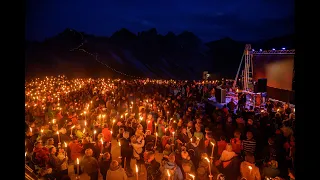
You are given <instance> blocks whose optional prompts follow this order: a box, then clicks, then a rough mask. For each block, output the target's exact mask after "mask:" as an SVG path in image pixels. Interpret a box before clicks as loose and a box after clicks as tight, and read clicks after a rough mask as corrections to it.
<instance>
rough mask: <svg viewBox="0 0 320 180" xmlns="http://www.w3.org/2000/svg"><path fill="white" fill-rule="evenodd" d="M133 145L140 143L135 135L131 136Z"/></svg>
mask: <svg viewBox="0 0 320 180" xmlns="http://www.w3.org/2000/svg"><path fill="white" fill-rule="evenodd" d="M131 143H133V144H135V143H138V141H137V137H136V136H135V135H133V136H131Z"/></svg>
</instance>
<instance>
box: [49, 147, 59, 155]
mask: <svg viewBox="0 0 320 180" xmlns="http://www.w3.org/2000/svg"><path fill="white" fill-rule="evenodd" d="M56 152H57V149H56V148H55V147H51V148H50V149H49V153H50V154H55V153H56Z"/></svg>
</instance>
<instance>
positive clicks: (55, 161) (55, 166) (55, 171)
mask: <svg viewBox="0 0 320 180" xmlns="http://www.w3.org/2000/svg"><path fill="white" fill-rule="evenodd" d="M56 152H57V149H56V148H55V147H51V148H50V149H49V153H50V155H49V161H48V163H47V168H52V173H51V175H52V176H54V177H55V178H57V179H60V178H61V177H62V173H61V172H60V170H61V165H62V164H63V163H64V162H66V161H67V159H63V160H62V161H60V160H59V158H58V157H57V156H56Z"/></svg>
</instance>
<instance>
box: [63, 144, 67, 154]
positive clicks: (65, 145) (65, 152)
mask: <svg viewBox="0 0 320 180" xmlns="http://www.w3.org/2000/svg"><path fill="white" fill-rule="evenodd" d="M64 147H65V151H64V155H66V154H67V143H66V142H64Z"/></svg>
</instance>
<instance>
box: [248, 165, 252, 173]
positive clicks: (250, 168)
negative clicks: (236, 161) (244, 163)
mask: <svg viewBox="0 0 320 180" xmlns="http://www.w3.org/2000/svg"><path fill="white" fill-rule="evenodd" d="M248 168H249V170H250V175H251V171H252V167H251V166H248Z"/></svg>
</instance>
